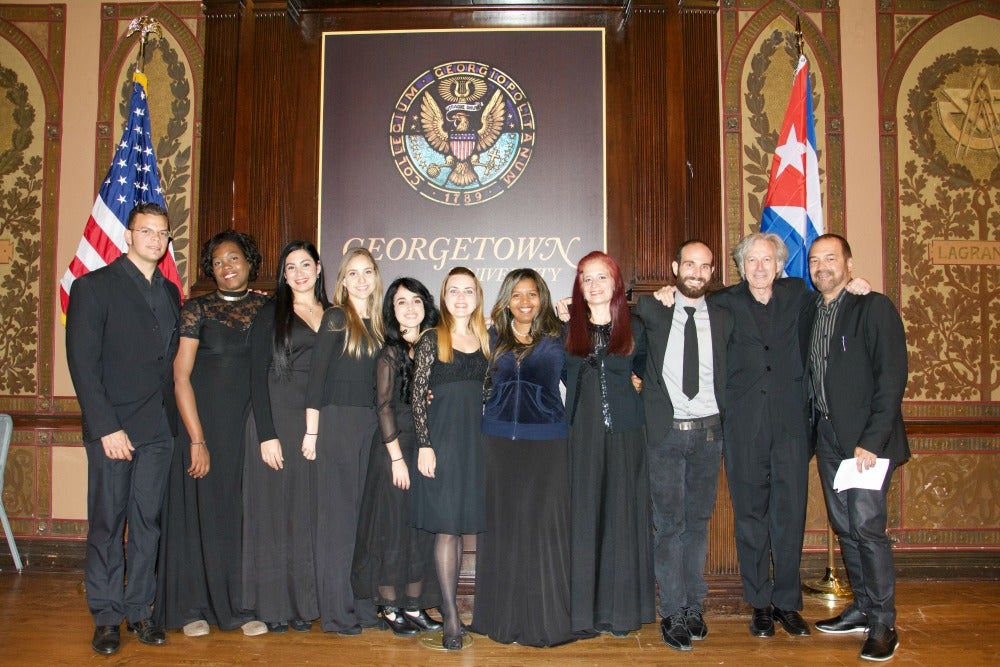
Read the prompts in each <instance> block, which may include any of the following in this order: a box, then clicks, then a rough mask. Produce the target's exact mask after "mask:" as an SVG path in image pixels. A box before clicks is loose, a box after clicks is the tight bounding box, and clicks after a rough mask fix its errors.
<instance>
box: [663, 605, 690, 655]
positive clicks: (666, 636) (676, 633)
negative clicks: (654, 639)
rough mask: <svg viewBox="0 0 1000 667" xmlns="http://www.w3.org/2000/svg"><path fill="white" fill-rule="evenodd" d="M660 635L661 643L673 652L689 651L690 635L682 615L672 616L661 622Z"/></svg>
mask: <svg viewBox="0 0 1000 667" xmlns="http://www.w3.org/2000/svg"><path fill="white" fill-rule="evenodd" d="M660 635H661V636H662V637H663V643H664V644H666V645H667V646H669V647H670V648H672V649H674V650H675V651H690V650H691V633H690V632H689V631H688V628H687V623H685V621H684V614H680V613H678V614H673V615H672V616H668V617H667V618H664V619H663V620H661V621H660Z"/></svg>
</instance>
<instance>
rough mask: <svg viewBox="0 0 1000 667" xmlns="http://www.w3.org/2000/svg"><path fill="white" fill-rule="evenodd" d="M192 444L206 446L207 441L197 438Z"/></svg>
mask: <svg viewBox="0 0 1000 667" xmlns="http://www.w3.org/2000/svg"><path fill="white" fill-rule="evenodd" d="M191 444H192V445H202V446H204V445H205V441H204V440H195V441H193V442H192V443H191Z"/></svg>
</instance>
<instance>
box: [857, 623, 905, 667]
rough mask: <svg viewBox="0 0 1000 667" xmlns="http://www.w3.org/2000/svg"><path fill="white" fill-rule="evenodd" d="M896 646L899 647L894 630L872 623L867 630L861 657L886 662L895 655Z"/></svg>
mask: <svg viewBox="0 0 1000 667" xmlns="http://www.w3.org/2000/svg"><path fill="white" fill-rule="evenodd" d="M897 646H899V635H897V634H896V630H895V629H893V628H890V627H888V626H887V625H883V624H882V623H873V624H872V626H871V628H869V629H868V639H866V640H865V645H864V647H862V649H861V657H862V658H863V659H865V660H875V661H878V662H881V661H883V660H888V659H889V658H891V657H892V656H893V655H894V654H895V653H896V647H897Z"/></svg>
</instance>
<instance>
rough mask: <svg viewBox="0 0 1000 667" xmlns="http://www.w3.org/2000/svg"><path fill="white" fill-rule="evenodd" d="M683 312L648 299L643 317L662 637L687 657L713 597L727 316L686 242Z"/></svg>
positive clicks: (698, 254)
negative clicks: (708, 297) (711, 297)
mask: <svg viewBox="0 0 1000 667" xmlns="http://www.w3.org/2000/svg"><path fill="white" fill-rule="evenodd" d="M672 268H673V272H674V276H675V277H676V280H677V291H676V293H675V299H676V302H675V303H674V305H673V306H664V305H661V304H660V303H659V302H657V301H656V300H655V299H653V298H652V297H650V296H643V297H641V298H640V299H639V303H638V305H637V306H636V313H637V314H638V315H639V317H641V318H642V321H643V325H644V327H645V335H646V345H647V350H648V353H647V356H646V368H645V373H644V376H645V377H644V381H643V391H642V398H643V403H644V407H645V412H646V436H647V443H648V444H647V447H648V450H647V455H648V461H649V481H650V489H651V493H652V499H653V525H654V527H655V529H656V534H655V536H654V546H653V559H654V561H653V562H654V569H655V573H656V582H657V585H658V586H659V589H660V609H659V612H660V616H661V617H662V620H661V621H660V631H661V634H662V636H663V641H664V643H666V645H667V646H669V647H670V648H673V649H676V650H678V651H690V650H691V648H692V646H691V640H692V639H695V640H701V639H704V638H705V636H706V635H707V634H708V627H707V626H706V625H705V621H704V618H703V617H702V602H703V600H704V599H705V596H706V595H707V594H708V586H707V585H706V584H705V557H706V550H707V546H708V520H709V519H710V518H711V516H712V511H713V510H714V509H715V496H716V487H717V486H718V481H719V468H720V461H721V454H722V415H723V409H724V400H723V399H724V393H725V379H726V345H727V343H728V340H729V335H730V332H731V331H732V329H733V321H732V317H731V316H730V315H729V313H728V312H726V311H725V310H723V309H722V308H719V307H718V306H715V305H712V304H711V303H708V302H706V301H705V292H706V289H707V287H708V283H709V280H710V279H711V278H712V273H713V271H714V266H713V256H712V250H711V249H710V248H709V247H708V246H707V245H706V244H705V243H703V242H701V241H698V240H691V241H686V242H685V243H683V244H682V245H681V247H680V249H678V251H677V255H676V259H675V260H674V262H673V264H672Z"/></svg>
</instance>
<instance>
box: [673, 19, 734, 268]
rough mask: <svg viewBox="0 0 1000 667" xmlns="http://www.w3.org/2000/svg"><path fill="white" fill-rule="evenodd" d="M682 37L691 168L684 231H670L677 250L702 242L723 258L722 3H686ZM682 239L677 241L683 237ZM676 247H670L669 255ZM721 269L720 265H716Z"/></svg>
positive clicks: (688, 168)
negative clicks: (682, 245)
mask: <svg viewBox="0 0 1000 667" xmlns="http://www.w3.org/2000/svg"><path fill="white" fill-rule="evenodd" d="M680 14H681V25H682V28H681V29H682V33H683V36H684V47H685V48H684V50H683V54H684V95H683V99H684V123H685V132H684V141H685V154H686V157H687V163H686V165H685V167H686V169H685V178H686V183H687V188H686V195H687V197H686V200H685V202H684V206H685V214H686V215H685V219H684V225H683V230H681V229H679V227H680V226H679V225H674V226H673V227H672V232H675V238H673V239H672V240H673V241H674V243H675V244H679V243H681V242H683V241H685V240H687V239H690V238H700V239H702V240H703V241H705V242H706V243H708V245H709V247H710V248H711V249H712V252H713V253H714V254H715V256H716V257H717V258H721V257H722V254H721V253H722V200H721V196H722V192H721V188H722V175H721V172H720V169H719V165H720V160H721V154H720V145H719V137H720V134H719V130H720V119H719V58H718V49H717V48H716V43H717V39H718V27H717V14H718V3H716V2H715V0H695V1H691V0H688V1H687V2H684V3H683V6H682V7H681V10H680ZM681 231H683V233H682V234H681V237H682V238H676V233H677V232H681ZM676 247H677V245H672V246H671V249H670V254H671V255H673V252H674V251H673V249H674V248H676ZM716 265H717V266H721V262H720V261H716Z"/></svg>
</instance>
